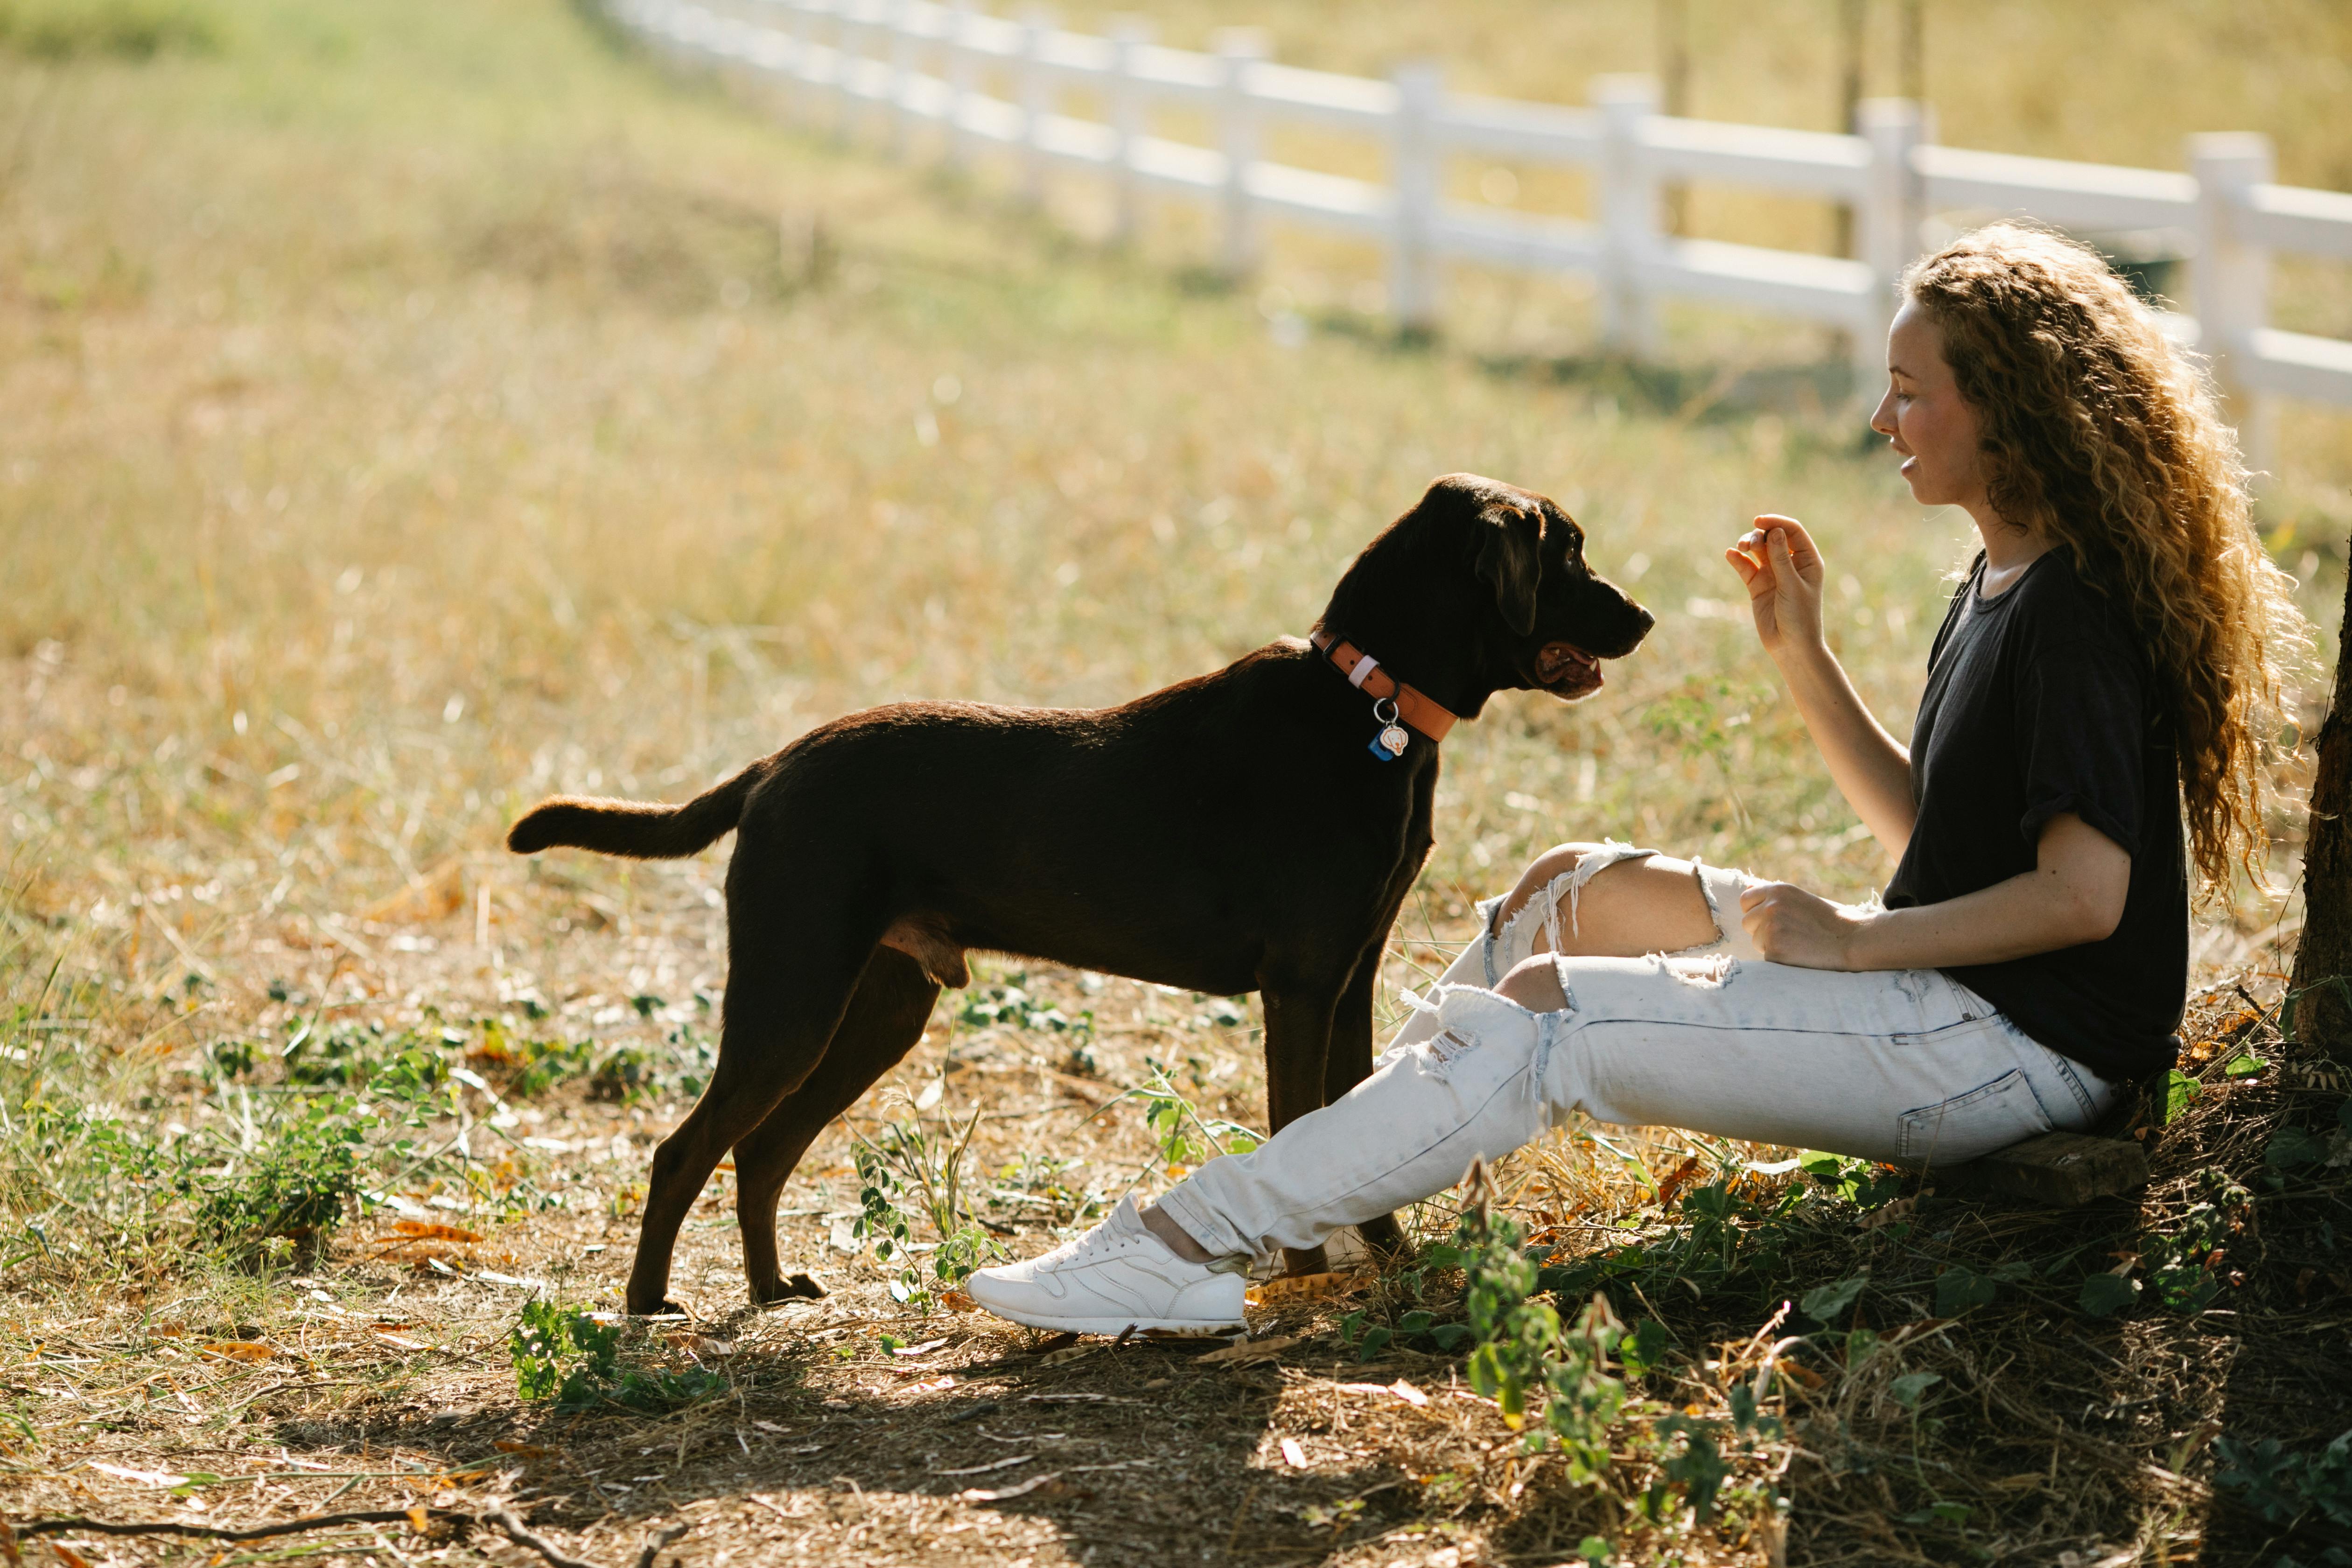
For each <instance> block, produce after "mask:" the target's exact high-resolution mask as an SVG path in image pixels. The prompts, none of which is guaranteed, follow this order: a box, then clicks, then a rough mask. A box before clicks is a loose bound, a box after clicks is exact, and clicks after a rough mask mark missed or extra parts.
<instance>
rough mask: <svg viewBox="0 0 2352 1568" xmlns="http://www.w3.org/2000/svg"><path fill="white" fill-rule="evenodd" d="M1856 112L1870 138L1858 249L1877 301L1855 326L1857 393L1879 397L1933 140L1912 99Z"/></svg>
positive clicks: (1868, 103) (1858, 125)
mask: <svg viewBox="0 0 2352 1568" xmlns="http://www.w3.org/2000/svg"><path fill="white" fill-rule="evenodd" d="M1854 119H1855V127H1854V128H1855V129H1856V130H1857V131H1859V132H1861V133H1862V135H1863V137H1864V140H1866V141H1867V142H1869V143H1870V185H1869V189H1868V190H1867V191H1866V192H1865V193H1864V196H1863V199H1862V203H1861V210H1860V212H1859V213H1858V214H1857V215H1856V216H1858V217H1859V218H1860V220H1861V226H1860V231H1859V233H1858V235H1857V238H1858V239H1859V240H1860V242H1861V243H1860V245H1859V246H1858V247H1856V248H1857V249H1858V251H1859V253H1860V255H1861V258H1862V260H1863V261H1864V262H1865V263H1867V264H1868V265H1869V268H1870V300H1869V303H1868V307H1867V309H1866V310H1864V313H1863V319H1862V320H1861V321H1859V322H1857V323H1856V324H1855V329H1854V331H1853V394H1854V396H1855V397H1857V398H1859V399H1861V400H1862V401H1864V402H1866V403H1874V402H1876V401H1877V392H1878V389H1879V388H1881V387H1882V386H1883V385H1884V384H1885V380H1886V329H1887V328H1888V327H1889V326H1891V325H1892V324H1893V323H1894V321H1895V306H1896V305H1897V304H1899V303H1900V301H1899V300H1897V299H1896V298H1895V295H1896V290H1897V289H1898V288H1899V287H1900V285H1901V282H1902V278H1903V269H1904V268H1906V267H1908V266H1910V265H1911V258H1913V257H1914V256H1916V255H1917V254H1918V250H1919V220H1920V218H1921V217H1922V216H1924V215H1923V213H1922V211H1921V208H1922V206H1923V205H1925V204H1924V203H1923V201H1922V199H1921V198H1922V195H1923V192H1922V188H1921V184H1920V180H1919V174H1918V170H1917V169H1916V166H1915V165H1914V164H1913V162H1912V158H1911V154H1912V153H1913V151H1914V150H1915V149H1916V148H1917V146H1918V145H1919V143H1920V142H1922V141H1923V140H1925V133H1926V126H1927V121H1926V119H1925V117H1924V116H1923V115H1922V114H1921V113H1920V111H1919V106H1918V105H1917V104H1916V103H1914V102H1912V101H1911V100H1909V99H1907V98H1870V99H1864V100H1863V101H1862V103H1861V105H1860V107H1859V108H1858V109H1857V110H1855V114H1854Z"/></svg>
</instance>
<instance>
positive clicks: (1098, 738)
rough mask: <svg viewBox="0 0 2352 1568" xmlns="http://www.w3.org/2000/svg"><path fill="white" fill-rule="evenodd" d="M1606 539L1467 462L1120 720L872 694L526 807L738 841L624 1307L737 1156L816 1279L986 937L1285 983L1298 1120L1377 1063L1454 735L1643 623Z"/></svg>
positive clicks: (752, 1195)
mask: <svg viewBox="0 0 2352 1568" xmlns="http://www.w3.org/2000/svg"><path fill="white" fill-rule="evenodd" d="M1583 546H1584V535H1583V531H1582V530H1581V529H1580V528H1579V527H1578V526H1577V525H1576V523H1575V522H1574V521H1573V520H1571V519H1570V517H1569V516H1568V514H1567V513H1566V512H1564V511H1562V510H1560V509H1559V507H1558V506H1556V505H1554V504H1553V503H1552V502H1551V501H1549V500H1546V499H1545V498H1544V497H1542V496H1538V495H1534V494H1530V493H1529V492H1528V491H1526V490H1521V489H1513V488H1511V487H1510V486H1508V485H1503V484H1498V483H1496V482H1495V481H1494V480H1492V479H1479V478H1477V477H1475V476H1474V475H1469V474H1453V475H1449V476H1447V477H1446V478H1444V479H1439V480H1438V481H1437V482H1436V483H1435V484H1433V485H1432V486H1431V487H1430V488H1429V491H1428V493H1427V494H1425V495H1423V497H1422V499H1421V502H1420V504H1419V505H1417V506H1415V507H1414V508H1413V509H1412V510H1411V511H1409V512H1407V513H1405V514H1404V515H1403V516H1402V517H1401V518H1399V519H1398V520H1397V521H1395V522H1393V523H1391V525H1390V526H1389V527H1388V528H1387V529H1386V530H1385V531H1382V532H1381V535H1380V537H1379V538H1378V539H1375V540H1374V541H1373V542H1371V544H1370V546H1369V547H1368V548H1367V549H1366V550H1365V551H1364V552H1363V553H1362V554H1360V555H1359V556H1358V557H1357V558H1356V560H1355V562H1354V563H1352V564H1351V565H1350V566H1349V568H1348V572H1347V574H1346V575H1345V576H1343V577H1341V578H1340V580H1339V586H1338V587H1337V588H1335V589H1334V590H1333V591H1332V594H1331V599H1330V603H1329V605H1328V607H1327V608H1326V609H1325V610H1324V612H1323V616H1322V618H1321V619H1320V621H1318V623H1317V627H1316V638H1315V641H1314V643H1312V644H1310V643H1308V642H1303V641H1300V640H1298V639H1297V638H1292V637H1285V638H1283V639H1281V640H1279V641H1277V642H1274V643H1270V644H1268V645H1267V646H1265V647H1262V648H1259V649H1258V650H1257V651H1256V652H1255V653H1251V654H1248V655H1246V656H1244V658H1240V659H1238V660H1236V661H1234V663H1233V664H1231V665H1228V666H1227V667H1226V668H1223V669H1221V670H1218V671H1216V672H1215V673H1213V674H1210V675H1203V676H1200V677H1197V678H1195V679H1192V680H1186V681H1181V682H1179V683H1178V684H1177V685H1174V686H1171V687H1168V688H1166V689H1163V690H1160V691H1155V692H1152V693H1151V694H1150V696H1147V697H1140V698H1138V699H1137V700H1134V701H1132V702H1129V703H1128V704H1127V705H1125V706H1124V707H1119V708H1107V709H1101V710H1072V709H1024V708H992V707H986V706H982V705H981V704H978V703H968V702H904V703H896V704H893V705H891V706H889V707H887V708H874V709H869V710H866V711H865V712H862V713H854V714H851V715H850V716H849V717H847V718H845V719H838V720H835V721H833V722H832V723H829V724H825V725H822V726H820V727H819V728H817V729H815V730H812V731H809V732H808V733H807V734H806V735H803V736H802V737H801V738H800V739H799V740H797V741H795V742H793V743H792V744H791V745H789V746H786V747H785V748H784V749H783V750H782V751H781V752H777V753H776V754H775V755H773V756H772V757H768V758H765V759H763V760H761V761H760V762H757V763H752V764H751V766H750V767H748V768H746V769H744V770H743V771H742V772H741V773H738V774H736V775H735V777H733V778H731V779H730V780H728V781H727V782H726V783H725V784H719V785H718V786H717V787H715V788H713V789H711V790H710V791H709V793H707V794H705V795H700V796H698V797H697V798H696V799H694V800H692V801H690V802H688V804H687V805H682V806H667V805H639V804H635V803H632V802H626V801H607V800H587V799H574V798H568V797H567V798H558V799H553V800H550V801H547V802H544V803H543V804H541V805H539V806H537V807H536V808H534V809H533V810H532V811H531V812H530V814H529V815H528V816H524V817H523V818H522V820H521V821H520V822H518V823H516V824H515V826H514V828H513V830H512V832H510V833H509V835H508V837H507V844H508V847H509V848H512V849H514V850H515V851H517V852H518V853H520V854H525V855H529V854H532V853H535V852H536V851H538V850H541V849H544V848H547V847H550V846H551V845H559V844H568V845H574V846H577V847H581V848H584V849H595V850H600V851H602V852H604V853H605V854H608V855H627V856H635V857H639V858H669V857H676V856H684V855H691V854H693V853H695V852H696V851H697V850H698V849H701V848H702V847H705V846H706V845H709V844H710V843H712V842H713V841H714V840H716V839H718V838H719V837H721V836H722V835H724V834H725V833H727V832H728V831H729V830H730V829H734V830H736V831H737V833H738V835H739V837H738V838H737V840H736V847H735V857H734V860H733V862H732V863H731V864H730V866H729V867H728V868H727V927H728V931H727V939H728V977H727V995H726V1003H725V1009H724V1018H725V1027H724V1033H723V1035H722V1037H721V1038H720V1041H719V1062H718V1067H717V1068H716V1070H715V1071H714V1072H713V1074H712V1076H711V1080H710V1086H709V1089H706V1090H705V1091H704V1092H703V1095H702V1099H701V1100H700V1101H699V1102H698V1103H697V1104H696V1106H695V1108H694V1110H693V1112H692V1113H691V1114H690V1115H688V1117H687V1119H686V1120H685V1121H683V1122H681V1123H679V1125H678V1128H677V1131H675V1132H673V1133H671V1134H670V1135H669V1137H668V1138H667V1139H666V1140H665V1141H664V1142H663V1143H662V1145H661V1147H660V1149H659V1150H657V1151H656V1152H655V1154H654V1162H653V1176H652V1181H651V1185H650V1193H649V1195H648V1196H647V1198H646V1210H645V1221H644V1226H643V1228H642V1230H641V1232H640V1234H639V1237H638V1242H637V1256H636V1262H635V1266H634V1267H633V1268H632V1269H631V1270H630V1273H629V1290H628V1308H629V1310H630V1311H632V1312H656V1311H666V1310H672V1309H670V1308H669V1307H668V1306H667V1303H666V1301H665V1299H664V1298H665V1292H666V1291H667V1289H668V1284H669V1265H670V1252H671V1248H672V1247H673V1245H674V1244H675V1242H676V1240H677V1227H678V1226H679V1224H680V1223H681V1222H682V1221H683V1220H684V1219H685V1218H686V1215H687V1211H688V1209H689V1208H690V1207H691V1206H692V1205H693V1203H694V1200H695V1198H696V1195H697V1194H699V1193H700V1192H701V1190H702V1186H703V1184H704V1183H705V1182H706V1181H708V1180H709V1176H710V1173H711V1170H712V1168H713V1167H715V1166H716V1165H717V1164H718V1163H719V1159H720V1157H721V1156H722V1155H724V1154H725V1153H726V1152H727V1151H728V1150H729V1149H730V1148H732V1149H733V1150H734V1151H735V1172H736V1215H737V1219H738V1222H739V1223H740V1226H741V1227H742V1232H743V1263H744V1268H745V1271H746V1272H747V1273H748V1275H749V1276H750V1280H751V1296H752V1299H753V1300H757V1301H768V1300H777V1299H779V1298H781V1297H783V1296H787V1295H793V1294H802V1293H814V1286H813V1285H810V1284H809V1283H808V1282H807V1281H806V1279H805V1277H799V1278H796V1279H793V1280H790V1281H788V1280H786V1279H785V1278H784V1275H783V1273H782V1269H781V1268H780V1267H779V1265H778V1260H777V1257H776V1218H775V1215H776V1199H777V1196H778V1194H780V1193H781V1192H782V1189H783V1184H784V1181H785V1178H786V1177H788V1176H789V1175H791V1174H792V1171H793V1166H794V1165H795V1164H796V1163H798V1162H799V1160H800V1157H801V1154H802V1152H803V1150H805V1149H806V1148H807V1147H808V1145H809V1142H810V1141H811V1140H812V1139H814V1137H815V1136H816V1135H817V1133H818V1132H819V1131H821V1130H822V1129H823V1128H824V1125H825V1123H826V1122H828V1121H832V1120H833V1119H834V1118H835V1116H837V1115H839V1114H840V1113H841V1112H842V1111H844V1110H847V1109H848V1108H849V1106H850V1105H851V1103H852V1102H854V1101H855V1100H856V1099H857V1097H858V1096H859V1095H860V1094H862V1093H864V1092H865V1091H866V1088H867V1086H869V1085H870V1084H872V1083H873V1082H874V1080H875V1079H877V1078H878V1077H880V1076H881V1075H882V1074H883V1073H884V1072H887V1070H889V1068H891V1067H892V1066H894V1065H895V1064H896V1063H897V1062H898V1060H899V1058H902V1057H904V1056H905V1055H906V1054H907V1052H908V1050H909V1049H910V1048H912V1047H913V1046H914V1044H915V1042H916V1041H917V1040H918V1039H919V1038H920V1037H922V1032H923V1026H924V1024H925V1022H926V1021H927V1020H928V1019H929V1016H930V1012H931V1005H932V1003H933V1002H934V1001H935V1000H937V998H938V996H939V994H940V987H941V986H942V985H948V986H959V985H963V984H967V983H968V982H969V979H970V973H969V971H968V970H967V969H966V967H965V963H964V955H965V953H966V952H967V951H969V950H971V949H975V948H978V949H982V950H986V951H991V952H1012V953H1022V954H1026V955H1029V956H1032V957H1036V958H1041V959H1046V960H1049V961H1054V962H1058V963H1067V964H1072V965H1076V966H1080V967H1084V968H1087V969H1093V970H1099V971H1102V972H1104V973H1111V974H1125V975H1131V976H1133V977H1135V978H1137V979H1139V980H1150V981H1157V982H1159V983H1160V984H1166V985H1173V986H1179V987H1181V988H1183V989H1186V990H1190V991H1199V992H1206V993H1211V994H1217V995H1234V994H1239V993H1242V992H1244V991H1262V992H1264V993H1265V1078H1266V1115H1267V1119H1268V1121H1271V1123H1272V1124H1273V1125H1274V1126H1275V1127H1276V1128H1277V1129H1279V1128H1281V1127H1282V1126H1284V1125H1285V1124H1286V1123H1288V1122H1290V1121H1294V1120H1296V1119H1297V1117H1299V1116H1302V1115H1304V1114H1305V1113H1306V1112H1307V1111H1309V1110H1315V1109H1317V1108H1318V1107H1319V1106H1322V1105H1324V1104H1327V1103H1328V1102H1329V1101H1330V1100H1335V1099H1337V1098H1339V1096H1340V1095H1342V1094H1345V1093H1346V1092H1347V1091H1348V1090H1349V1089H1350V1088H1352V1087H1353V1086H1354V1085H1355V1084H1357V1083H1359V1082H1360V1081H1361V1080H1362V1079H1364V1078H1365V1077H1366V1076H1367V1075H1368V1074H1370V1071H1371V1065H1372V1001H1373V995H1372V993H1373V987H1374V984H1375V983H1376V982H1377V980H1378V977H1379V973H1380V960H1381V945H1382V943H1383V942H1385V940H1386V939H1387V936H1388V931H1389V927H1390V924H1391V921H1394V919H1395V918H1396V912H1397V909H1398V907H1399V905H1400V904H1401V903H1402V901H1403V900H1404V896H1405V893H1406V890H1407V889H1410V888H1411V887H1412V881H1413V878H1414V877H1415V875H1416V874H1418V873H1419V871H1420V869H1421V865H1422V861H1423V858H1425V857H1426V856H1427V855H1428V853H1429V848H1430V845H1431V844H1432V842H1433V839H1432V837H1431V833H1430V800H1431V796H1432V795H1433V793H1434V791H1435V789H1436V785H1437V744H1436V741H1435V739H1433V738H1432V737H1433V735H1435V736H1442V735H1443V733H1444V730H1445V728H1446V727H1448V726H1449V725H1450V724H1451V723H1452V721H1453V720H1454V717H1457V716H1458V717H1461V718H1465V719H1466V718H1475V716H1476V715H1477V713H1478V711H1479V710H1480V709H1481V708H1482V707H1483V706H1484V705H1485V704H1486V699H1487V698H1488V697H1489V696H1490V695H1492V694H1493V693H1494V692H1496V691H1497V690H1507V689H1522V690H1524V689H1544V690H1548V691H1550V692H1551V693H1552V694H1553V695H1555V696H1557V697H1559V698H1562V699H1574V698H1578V697H1582V696H1585V695H1586V694H1588V693H1590V692H1591V691H1592V690H1594V689H1597V688H1598V687H1599V686H1600V685H1601V669H1600V664H1599V660H1601V659H1603V658H1622V656H1624V655H1625V654H1628V653H1631V652H1632V651H1633V648H1634V647H1636V646H1637V645H1638V644H1639V643H1640V642H1641V640H1642V638H1643V637H1644V636H1645V635H1647V633H1648V632H1649V629H1650V626H1651V624H1652V623H1651V617H1650V615H1649V613H1648V612H1647V611H1645V610H1643V608H1642V607H1641V606H1640V605H1636V604H1634V603H1633V601H1632V600H1631V599H1629V598H1627V597H1626V596H1625V595H1623V594H1622V593H1621V592H1619V591H1618V590H1617V589H1616V588H1615V587H1614V586H1613V585H1612V584H1609V583H1607V582H1605V581H1604V580H1602V579H1601V578H1600V577H1598V576H1596V575H1594V574H1593V573H1592V571H1591V568H1590V567H1588V566H1587V565H1586V564H1585V561H1584V549H1583ZM1366 654H1369V655H1371V656H1372V658H1371V659H1370V660H1367V659H1365V658H1363V656H1364V655H1366ZM1371 663H1376V664H1377V666H1378V668H1366V666H1367V664H1371ZM1343 670H1345V671H1347V672H1348V673H1343ZM1400 683H1402V685H1401V684H1400ZM1400 721H1402V723H1400ZM1408 725H1409V726H1413V727H1414V729H1417V730H1418V731H1420V732H1418V733H1416V732H1414V729H1408V728H1406V727H1405V726H1408ZM1362 1229H1363V1230H1364V1232H1365V1235H1366V1239H1367V1240H1369V1241H1371V1242H1373V1243H1374V1244H1375V1245H1376V1246H1392V1245H1394V1244H1395V1242H1396V1241H1397V1240H1398V1235H1397V1231H1396V1228H1395V1224H1394V1222H1393V1221H1391V1220H1385V1219H1384V1220H1381V1221H1380V1222H1376V1223H1375V1224H1372V1225H1370V1226H1364V1227H1362ZM1287 1261H1288V1263H1289V1265H1290V1267H1291V1268H1292V1270H1293V1271H1294V1272H1308V1271H1313V1270H1316V1269H1319V1268H1321V1267H1322V1259H1321V1256H1320V1252H1319V1249H1318V1251H1317V1252H1315V1253H1306V1254H1300V1253H1294V1254H1292V1255H1290V1257H1289V1258H1288V1259H1287Z"/></svg>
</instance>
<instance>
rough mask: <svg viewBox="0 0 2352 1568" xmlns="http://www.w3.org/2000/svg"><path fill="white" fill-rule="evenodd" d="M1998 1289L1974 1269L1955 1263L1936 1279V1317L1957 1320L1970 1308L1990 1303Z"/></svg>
mask: <svg viewBox="0 0 2352 1568" xmlns="http://www.w3.org/2000/svg"><path fill="white" fill-rule="evenodd" d="M1999 1289H2000V1287H1999V1286H1997V1285H1996V1284H1994V1283H1993V1281H1992V1280H1990V1279H1987V1278H1985V1277H1984V1276H1983V1275H1981V1274H1979V1273H1977V1272H1976V1271H1975V1270H1974V1269H1972V1268H1967V1267H1965V1266H1963V1265H1961V1264H1958V1263H1955V1264H1953V1265H1952V1266H1951V1267H1950V1268H1947V1269H1945V1270H1944V1271H1943V1272H1942V1273H1941V1274H1939V1275H1937V1277H1936V1315H1937V1317H1939V1318H1957V1317H1958V1316H1959V1315H1960V1314H1961V1313H1962V1312H1965V1311H1967V1310H1969V1308H1971V1307H1981V1306H1984V1305H1986V1304H1987V1303H1988V1302H1990V1301H1991V1300H1992V1299H1993V1296H1994V1294H1995V1292H1996V1291H1998V1290H1999Z"/></svg>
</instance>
